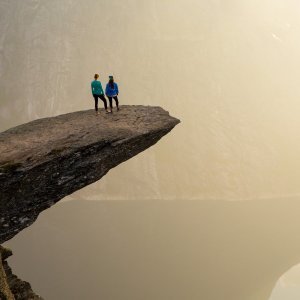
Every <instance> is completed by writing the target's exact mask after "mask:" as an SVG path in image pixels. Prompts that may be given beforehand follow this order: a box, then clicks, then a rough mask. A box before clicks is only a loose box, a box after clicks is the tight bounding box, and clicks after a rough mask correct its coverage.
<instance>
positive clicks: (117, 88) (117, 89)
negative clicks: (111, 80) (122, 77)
mask: <svg viewBox="0 0 300 300" xmlns="http://www.w3.org/2000/svg"><path fill="white" fill-rule="evenodd" d="M116 91H117V95H119V87H118V85H117V84H116Z"/></svg>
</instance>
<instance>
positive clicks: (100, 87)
mask: <svg viewBox="0 0 300 300" xmlns="http://www.w3.org/2000/svg"><path fill="white" fill-rule="evenodd" d="M99 83H100V90H101V93H102V94H104V91H103V88H102V83H101V82H99Z"/></svg>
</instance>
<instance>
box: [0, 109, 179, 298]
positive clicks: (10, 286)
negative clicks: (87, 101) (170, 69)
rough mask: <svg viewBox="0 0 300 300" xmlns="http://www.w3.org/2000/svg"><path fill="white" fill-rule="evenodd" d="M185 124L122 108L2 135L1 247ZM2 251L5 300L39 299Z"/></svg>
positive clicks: (0, 286)
mask: <svg viewBox="0 0 300 300" xmlns="http://www.w3.org/2000/svg"><path fill="white" fill-rule="evenodd" d="M178 123H179V120H178V119H175V118H173V117H171V116H170V115H169V113H168V112H166V111H164V110H163V109H162V108H160V107H149V106H148V107H145V106H122V107H121V110H120V111H119V112H115V113H113V114H105V113H104V111H101V113H100V115H99V116H95V115H94V111H92V110H88V111H79V112H74V113H69V114H65V115H60V116H57V117H53V118H45V119H40V120H36V121H33V122H30V123H27V124H24V125H20V126H17V127H15V128H12V129H9V130H7V131H5V132H2V133H0V153H1V156H0V244H1V243H3V242H5V241H7V240H9V239H10V238H12V237H13V236H14V235H16V234H17V233H18V232H20V231H21V230H22V229H24V228H26V227H28V226H29V225H31V224H32V223H33V222H34V221H35V220H36V218H37V217H38V215H39V213H40V212H42V211H43V210H45V209H47V208H49V207H50V206H51V205H53V204H55V203H56V202H57V201H59V200H60V199H62V198H64V197H65V196H67V195H69V194H71V193H73V192H75V191H76V190H78V189H81V188H83V187H84V186H86V185H89V184H91V183H93V182H95V181H97V180H99V179H100V178H101V177H102V176H104V175H105V174H106V173H107V172H108V171H109V170H110V169H111V168H114V167H115V166H117V165H118V164H120V163H122V162H124V161H126V160H127V159H129V158H131V157H133V156H135V155H136V154H138V153H139V152H142V151H144V150H145V149H147V148H149V147H150V146H152V145H154V144H155V143H156V142H157V141H158V140H159V139H160V138H161V137H163V136H164V135H165V134H167V133H168V132H169V131H171V130H172V129H173V128H174V127H175V126H176V125H177V124H178ZM11 254H12V253H11V251H10V250H8V249H5V248H3V247H1V246H0V299H1V300H28V299H31V300H38V299H42V298H40V297H39V296H37V295H35V294H34V292H33V291H32V290H31V286H30V284H29V283H27V282H25V281H22V280H20V279H18V278H17V277H16V276H15V275H13V274H12V272H11V269H10V268H9V266H8V264H7V262H6V259H7V257H8V256H10V255H11Z"/></svg>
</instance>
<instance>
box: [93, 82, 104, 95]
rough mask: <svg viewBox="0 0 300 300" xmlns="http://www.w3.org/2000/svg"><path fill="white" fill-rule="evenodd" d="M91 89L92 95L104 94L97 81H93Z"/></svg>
mask: <svg viewBox="0 0 300 300" xmlns="http://www.w3.org/2000/svg"><path fill="white" fill-rule="evenodd" d="M91 88H92V94H93V95H103V94H104V92H103V88H102V84H101V82H100V81H98V80H93V81H92V83H91Z"/></svg>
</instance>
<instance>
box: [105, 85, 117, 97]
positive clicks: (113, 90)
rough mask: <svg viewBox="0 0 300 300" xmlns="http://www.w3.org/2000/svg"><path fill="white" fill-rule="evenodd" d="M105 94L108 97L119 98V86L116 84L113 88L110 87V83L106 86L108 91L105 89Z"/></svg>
mask: <svg viewBox="0 0 300 300" xmlns="http://www.w3.org/2000/svg"><path fill="white" fill-rule="evenodd" d="M105 94H106V95H107V96H108V97H114V96H117V95H118V94H119V88H118V85H117V84H116V83H115V82H114V87H113V88H112V87H111V86H110V84H109V83H108V84H107V85H106V89H105Z"/></svg>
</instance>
